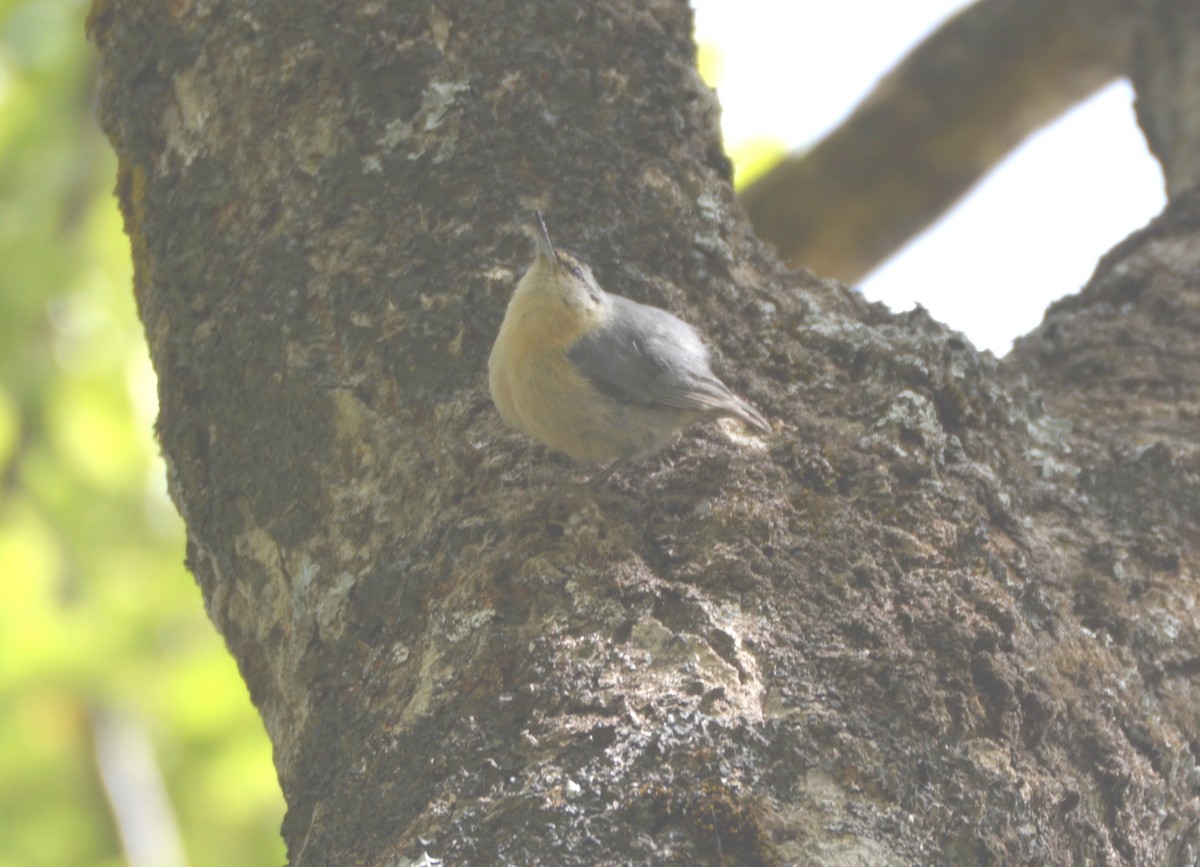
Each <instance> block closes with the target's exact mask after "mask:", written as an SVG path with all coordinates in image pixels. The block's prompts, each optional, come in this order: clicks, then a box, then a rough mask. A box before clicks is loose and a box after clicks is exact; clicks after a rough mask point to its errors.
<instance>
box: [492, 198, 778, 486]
mask: <svg viewBox="0 0 1200 867" xmlns="http://www.w3.org/2000/svg"><path fill="white" fill-rule="evenodd" d="M534 216H535V221H536V233H535V253H534V260H533V263H532V264H531V265H530V266H529V269H528V270H527V271H526V272H525V275H524V276H523V277H522V278H521V280H520V281H519V282H518V284H517V288H516V290H515V291H514V292H513V295H512V298H511V299H510V300H509V303H508V308H507V309H506V311H505V314H504V320H503V322H502V323H501V325H500V331H499V333H498V335H497V336H496V341H495V343H494V344H493V346H492V351H491V355H490V356H489V358H488V384H489V386H490V390H491V395H492V400H493V402H494V403H495V405H496V408H497V409H498V410H499V412H500V415H501V417H502V418H503V419H504V420H505V421H506V422H508V423H509V424H510V425H512V426H513V427H515V428H517V429H518V430H520V431H522V432H523V433H525V434H527V435H528V436H530V437H532V438H533V439H535V440H538V441H539V442H541V443H543V444H545V445H546V446H549V447H550V448H551V449H553V450H555V451H558V452H562V453H563V454H565V455H567V456H569V457H570V458H572V459H574V460H576V461H580V462H585V463H605V462H610V463H608V466H607V467H606V468H605V469H604V470H603V471H602V472H601V473H600V474H599V475H597V476H596V478H595V479H593V482H597V481H600V480H602V479H604V478H607V477H608V475H609V474H610V473H611V472H612V470H613V469H615V467H616V466H617V465H618V464H620V463H621V462H622V461H625V460H628V459H631V458H638V457H643V456H645V455H648V454H651V453H652V452H654V451H656V450H657V449H659V448H661V447H662V446H664V445H665V444H667V443H668V442H670V441H671V439H672V438H673V437H674V436H675V434H676V433H677V432H678V431H679V430H681V429H682V428H685V427H687V426H688V425H690V424H692V423H693V422H695V421H697V420H699V419H706V418H707V419H711V418H734V419H737V420H738V421H740V422H741V423H743V424H744V425H746V426H748V427H750V428H753V429H754V430H756V431H758V432H759V433H761V434H764V435H769V434H770V433H771V425H770V423H769V422H768V421H767V419H766V418H765V417H764V416H763V415H762V413H760V412H759V411H758V410H757V409H755V408H754V407H753V406H752V405H751V404H749V403H748V402H747V401H745V400H743V399H742V398H741V397H739V396H738V395H736V394H734V393H733V392H732V391H731V390H730V389H729V388H728V386H726V385H725V384H724V383H723V382H721V380H720V379H718V378H717V377H716V375H715V374H714V373H713V372H712V369H711V367H710V363H709V351H708V348H707V347H706V346H705V344H704V341H703V340H702V339H701V336H700V334H699V332H697V330H696V329H695V328H693V327H692V326H691V325H689V324H687V323H686V322H684V321H683V320H682V319H680V318H678V317H677V316H675V315H673V314H671V313H669V312H667V311H666V310H662V309H660V308H657V307H651V306H649V305H647V304H641V303H638V302H637V301H633V300H631V299H629V298H626V297H624V296H622V295H617V294H615V293H612V292H606V291H604V289H602V288H601V287H600V284H599V283H598V282H597V281H596V278H595V276H594V275H593V273H592V270H591V268H590V267H588V265H587V264H586V263H584V262H583V261H581V260H580V259H579V258H578V257H577V256H575V255H573V254H571V253H568V252H566V251H565V250H555V248H554V245H553V244H552V243H551V242H550V234H549V232H548V231H547V230H546V223H545V220H543V218H542V215H541V213H539V212H536V211H535V212H534Z"/></svg>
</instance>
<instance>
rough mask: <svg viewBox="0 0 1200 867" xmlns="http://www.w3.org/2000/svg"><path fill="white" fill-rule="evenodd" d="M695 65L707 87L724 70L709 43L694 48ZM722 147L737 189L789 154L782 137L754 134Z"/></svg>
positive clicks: (713, 84)
mask: <svg viewBox="0 0 1200 867" xmlns="http://www.w3.org/2000/svg"><path fill="white" fill-rule="evenodd" d="M696 67H697V68H698V69H699V71H700V77H701V78H703V79H704V83H705V84H707V85H708V86H709V87H719V86H720V83H721V74H722V73H723V72H724V70H725V63H724V58H723V57H722V56H721V49H720V47H719V46H717V45H715V44H713V43H712V42H702V43H700V45H699V46H698V48H697V51H696ZM725 150H726V152H727V154H728V155H729V159H730V161H731V162H732V163H733V185H734V186H735V187H736V188H737V189H739V190H740V189H741V188H742V187H744V186H746V185H747V184H749V183H750V182H751V181H752V180H754V179H755V178H757V177H758V176H759V175H762V174H765V173H766V172H768V171H769V170H771V169H773V168H774V167H775V165H776V164H777V163H779V162H780V161H781V160H783V158H784V157H786V156H787V155H788V147H787V144H786V143H785V142H784V141H783V139H781V138H776V137H773V136H756V137H753V138H748V139H745V140H744V141H740V142H729V141H726V142H725Z"/></svg>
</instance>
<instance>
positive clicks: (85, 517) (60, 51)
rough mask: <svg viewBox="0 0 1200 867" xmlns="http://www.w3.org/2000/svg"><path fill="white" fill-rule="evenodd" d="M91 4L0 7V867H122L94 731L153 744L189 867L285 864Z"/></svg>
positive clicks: (61, 0)
mask: <svg viewBox="0 0 1200 867" xmlns="http://www.w3.org/2000/svg"><path fill="white" fill-rule="evenodd" d="M85 10H86V3H84V2H83V0H0V286H3V287H5V291H3V292H0V576H3V580H0V707H3V708H4V709H5V712H4V713H0V828H2V829H3V832H2V833H0V867H4V865H7V864H13V865H21V867H43V865H45V867H51V865H53V867H58V865H65V864H70V865H88V867H99V865H120V864H123V863H124V858H123V856H122V853H121V849H120V840H119V837H118V834H117V832H116V829H115V828H114V826H113V820H112V814H111V812H110V810H109V806H108V803H107V801H106V799H105V793H104V790H103V787H102V785H101V783H100V778H99V773H98V771H97V766H96V756H95V747H94V737H93V732H92V731H91V727H92V725H93V722H94V721H95V720H96V719H98V718H100V715H103V714H108V713H110V712H114V711H115V712H117V713H119V714H123V715H125V716H127V717H129V718H131V719H133V720H134V721H135V722H137V723H138V724H139V725H140V726H141V727H143V728H144V729H145V730H146V731H147V732H149V733H150V734H151V737H152V740H153V752H154V754H155V756H156V761H157V762H158V764H159V766H160V770H161V772H162V773H163V775H164V778H165V782H166V785H167V789H168V791H169V792H170V793H171V795H172V799H173V809H174V810H175V811H176V813H177V820H178V823H179V826H180V831H181V834H182V837H183V844H184V847H185V849H186V851H187V854H188V858H189V862H190V864H191V865H192V867H216V865H228V864H271V863H281V862H282V861H283V860H284V857H285V856H284V850H283V845H282V842H281V841H280V839H279V823H280V821H281V819H282V815H283V804H282V799H281V798H280V795H279V787H278V783H277V781H276V778H275V772H274V768H273V767H272V764H271V755H270V744H269V743H268V742H267V739H266V736H265V734H264V732H263V727H262V723H261V721H260V720H259V718H258V715H257V713H256V712H255V711H254V708H253V707H252V706H251V704H250V701H249V698H248V696H247V694H246V688H245V685H244V684H243V683H242V681H241V679H240V677H239V676H238V673H237V668H236V666H235V665H234V663H233V660H232V659H230V658H229V656H228V654H227V653H226V651H225V649H224V646H223V645H222V643H221V640H220V638H219V636H217V634H216V632H215V630H214V629H213V627H212V624H211V623H209V622H208V620H207V618H206V617H205V614H204V607H203V605H202V603H201V599H200V593H199V590H198V589H197V587H196V585H195V582H194V581H193V580H192V579H191V577H190V576H189V575H187V574H186V572H185V571H184V569H183V566H182V560H183V547H184V539H183V530H182V523H181V521H180V520H179V517H178V515H176V514H175V512H174V508H173V507H172V506H171V505H170V503H169V501H168V500H167V498H166V494H165V489H166V486H165V482H164V472H165V471H164V468H163V465H162V461H161V459H159V457H158V449H157V446H156V444H155V443H154V441H153V438H152V423H153V418H154V415H155V413H156V411H157V409H156V407H157V400H156V390H155V389H156V386H155V382H154V376H153V371H152V370H151V368H150V365H149V361H148V358H147V354H146V346H145V342H144V337H143V336H142V331H141V327H140V325H139V323H138V320H137V316H136V313H135V310H134V304H133V297H132V290H131V284H132V267H131V264H130V256H129V243H128V240H127V239H126V238H125V236H124V234H123V231H122V226H121V218H120V215H119V213H118V211H117V207H116V203H115V201H114V200H113V198H112V195H111V190H112V187H113V179H114V176H115V160H114V159H113V156H112V154H111V151H110V150H109V148H108V145H107V142H105V141H104V139H103V137H102V136H101V134H100V132H99V130H98V129H97V128H96V126H95V123H94V121H93V119H92V118H91V116H90V113H91V107H92V105H93V104H94V94H93V89H94V75H95V73H94V70H93V68H92V54H91V49H90V48H89V47H88V46H87V44H86V43H85V42H84V39H83V16H84V13H85Z"/></svg>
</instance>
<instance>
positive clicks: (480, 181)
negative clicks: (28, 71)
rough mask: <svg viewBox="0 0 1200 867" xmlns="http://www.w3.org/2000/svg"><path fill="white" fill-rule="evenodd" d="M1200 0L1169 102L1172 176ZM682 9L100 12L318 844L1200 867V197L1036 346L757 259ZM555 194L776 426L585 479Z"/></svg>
mask: <svg viewBox="0 0 1200 867" xmlns="http://www.w3.org/2000/svg"><path fill="white" fill-rule="evenodd" d="M1193 2H1194V0H1174V2H1162V3H1156V4H1150V5H1153V6H1154V7H1155V8H1154V9H1152V10H1151V9H1147V10H1146V11H1145V13H1144V22H1143V23H1144V26H1145V27H1146V28H1147V30H1146V34H1145V35H1144V37H1143V39H1144V43H1143V46H1144V49H1145V50H1143V51H1142V52H1141V54H1139V55H1138V57H1139V58H1140V59H1139V60H1137V61H1136V62H1137V63H1138V64H1140V66H1139V68H1138V70H1136V72H1137V75H1136V76H1135V81H1145V82H1153V86H1149V85H1147V90H1146V92H1145V93H1143V95H1142V98H1143V99H1144V100H1152V99H1153V98H1154V96H1155V94H1162V95H1163V97H1162V98H1163V99H1166V100H1175V101H1176V102H1177V103H1179V104H1172V105H1171V106H1169V107H1168V106H1165V105H1163V106H1158V107H1157V109H1156V107H1155V106H1153V105H1143V106H1142V107H1141V111H1142V112H1143V117H1144V118H1148V120H1144V122H1146V123H1148V124H1149V125H1151V126H1152V128H1153V129H1155V131H1156V132H1155V136H1157V137H1158V140H1159V143H1158V144H1157V145H1156V147H1158V148H1159V153H1170V155H1171V161H1172V164H1173V165H1178V166H1182V167H1184V168H1182V169H1181V171H1183V172H1186V171H1187V170H1188V169H1187V166H1188V165H1189V160H1188V157H1189V153H1188V148H1189V147H1194V139H1192V140H1187V139H1183V140H1180V138H1179V136H1178V135H1177V131H1180V130H1182V131H1186V130H1188V129H1192V128H1194V126H1195V125H1196V124H1198V123H1200V120H1198V119H1197V118H1198V117H1200V110H1197V108H1196V104H1195V100H1194V96H1195V94H1196V93H1200V84H1198V83H1197V81H1196V78H1197V75H1196V72H1195V70H1196V69H1198V68H1200V64H1198V63H1197V61H1196V58H1197V54H1198V52H1200V35H1198V33H1197V28H1196V27H1195V15H1194V14H1192V12H1191V10H1190V8H1189V7H1190V5H1191V4H1192V3H1193ZM690 28H691V18H690V13H689V11H688V9H687V7H686V5H685V4H684V3H682V2H677V0H613V2H610V3H603V4H599V3H597V4H576V3H573V2H569V3H549V2H547V3H538V4H533V3H517V2H494V0H493V2H465V0H461V2H456V3H439V4H425V3H410V2H385V0H379V2H365V0H364V2H354V3H329V2H324V0H291V2H288V3H249V2H241V3H238V2H232V0H228V2H222V0H214V2H186V0H181V2H166V3H146V2H144V0H97V2H96V4H95V7H94V9H93V12H92V18H91V21H90V30H91V33H92V36H93V38H94V39H95V41H96V43H97V44H98V46H99V49H100V51H101V55H102V60H103V64H104V94H103V108H102V113H103V119H104V123H105V126H106V128H107V130H108V132H109V135H110V136H111V138H112V140H113V143H114V147H115V148H116V150H117V153H118V155H119V156H120V176H119V180H118V192H119V195H120V198H121V204H122V207H123V209H124V214H125V220H126V226H127V229H128V231H129V235H130V238H131V242H132V247H133V253H134V259H135V265H136V287H135V291H136V293H137V299H138V303H139V306H140V311H141V315H142V319H143V321H144V323H145V327H146V332H147V336H148V339H149V343H150V349H151V354H152V357H153V360H154V364H155V367H156V369H157V371H158V375H159V391H160V400H161V407H162V409H161V416H160V419H159V436H160V439H161V442H162V448H163V452H164V454H165V456H166V459H167V463H168V467H169V474H170V486H171V491H172V494H173V496H174V498H175V501H176V503H177V504H178V506H179V509H180V511H181V513H182V514H183V516H184V518H185V520H186V522H187V527H188V562H189V565H190V566H191V568H192V570H193V571H194V573H195V575H196V579H197V581H198V582H199V584H200V586H201V588H202V590H203V593H204V598H205V602H206V605H207V608H208V611H209V614H210V615H211V617H212V618H213V620H214V621H215V622H216V624H217V626H218V627H219V628H220V630H221V631H222V633H223V634H224V635H225V638H226V641H227V642H228V644H229V647H230V650H231V652H232V653H233V654H234V655H235V657H236V658H237V660H238V663H239V665H240V667H241V671H242V672H243V674H244V676H245V678H246V682H247V684H248V685H249V688H250V691H251V695H252V697H253V699H254V701H255V703H256V705H257V706H258V708H259V709H260V710H261V712H262V715H263V718H264V720H265V722H266V726H267V730H268V732H269V734H270V737H271V739H272V741H273V743H274V747H275V755H276V763H277V766H278V769H279V774H280V779H281V781H282V785H283V791H284V794H285V796H286V798H287V802H288V816H287V819H286V821H285V823H284V829H283V832H284V836H285V838H286V840H287V843H288V846H289V852H290V861H291V863H292V864H293V865H319V864H337V865H359V864H362V865H368V864H369V865H384V864H387V865H392V864H407V863H413V862H414V861H419V860H420V859H421V858H422V857H423V856H424V855H425V854H427V855H428V856H429V857H430V858H440V859H444V863H446V864H447V865H460V864H492V863H496V864H499V863H504V864H535V863H543V864H556V865H570V864H631V863H638V864H651V863H654V864H657V863H663V864H665V863H673V864H684V863H686V864H857V863H867V864H953V865H965V864H987V863H996V864H1001V863H1003V864H1021V863H1038V864H1178V865H1184V864H1191V863H1194V861H1195V859H1196V857H1197V853H1198V852H1200V770H1198V769H1197V765H1196V754H1197V750H1200V691H1198V684H1197V676H1198V674H1200V626H1198V624H1197V621H1196V611H1197V607H1198V604H1200V599H1198V591H1200V574H1198V571H1200V570H1198V563H1200V558H1198V556H1197V554H1198V551H1200V519H1198V516H1200V452H1198V449H1197V445H1198V442H1197V441H1198V439H1200V301H1198V300H1197V299H1198V297H1200V296H1198V294H1197V293H1198V291H1200V286H1198V283H1200V202H1198V197H1197V194H1196V190H1195V188H1194V187H1186V185H1184V184H1179V185H1176V186H1173V187H1172V190H1173V194H1174V198H1173V200H1172V204H1171V206H1170V207H1169V210H1168V212H1167V213H1166V214H1165V215H1164V217H1163V218H1162V219H1160V220H1159V221H1157V222H1156V223H1155V224H1154V225H1152V226H1151V227H1149V228H1148V229H1147V230H1145V231H1144V232H1142V233H1140V234H1139V235H1137V236H1135V237H1134V238H1132V239H1130V240H1129V241H1128V242H1126V243H1125V244H1123V245H1122V246H1121V247H1119V248H1118V249H1117V250H1115V251H1114V252H1113V253H1112V254H1111V255H1110V257H1109V258H1108V259H1107V260H1106V262H1105V263H1104V264H1103V265H1102V266H1101V268H1100V269H1099V270H1098V271H1097V275H1096V278H1095V279H1094V281H1093V282H1092V284H1091V285H1090V286H1089V287H1087V289H1086V290H1085V291H1084V292H1082V293H1081V294H1080V295H1078V296H1075V297H1073V298H1070V299H1067V300H1065V301H1063V302H1060V303H1059V304H1057V305H1056V306H1055V307H1054V308H1053V309H1052V310H1051V312H1050V313H1049V314H1048V316H1047V319H1046V322H1045V323H1044V324H1043V326H1042V327H1041V328H1040V329H1038V331H1037V332H1036V333H1034V334H1033V335H1031V336H1030V337H1028V338H1027V339H1026V340H1025V341H1024V342H1023V343H1021V344H1020V345H1019V346H1018V348H1017V350H1016V351H1015V352H1014V353H1013V355H1012V356H1011V357H1010V358H1009V359H1006V360H1005V361H1004V362H998V361H996V360H995V359H994V358H993V357H992V356H991V355H990V354H988V353H980V352H977V351H976V350H975V349H974V348H973V347H972V346H971V345H970V344H969V343H968V342H967V341H966V340H965V339H963V338H962V337H961V336H960V335H958V334H956V333H954V332H952V331H950V330H948V329H946V328H945V327H943V326H942V325H940V324H938V323H936V322H934V321H932V320H931V319H930V318H929V317H928V315H926V314H925V313H923V312H922V311H920V310H918V311H916V312H914V313H909V314H904V315H894V314H891V313H889V312H888V311H886V310H885V309H884V308H882V307H881V306H878V305H868V304H865V303H864V302H862V301H861V300H860V299H859V298H858V296H856V295H855V294H853V293H852V292H850V291H848V290H846V289H844V288H843V287H841V286H838V285H836V284H833V283H828V282H823V281H820V280H817V279H816V278H814V277H812V276H811V275H808V274H806V273H794V272H789V271H787V270H785V269H784V268H783V267H782V266H781V265H780V264H779V263H778V262H777V260H776V259H775V258H774V256H773V254H771V252H770V251H769V250H768V249H767V248H766V247H764V246H763V245H762V244H761V243H759V242H758V241H756V240H755V238H754V237H753V236H752V235H751V233H750V230H749V228H748V224H747V222H746V220H745V219H744V215H743V214H742V212H741V211H740V210H739V209H738V207H737V206H736V205H735V203H734V199H733V193H732V190H731V187H730V183H729V164H728V162H727V160H726V158H725V156H724V154H723V151H722V146H721V139H720V135H719V130H718V125H717V120H718V118H717V115H718V109H717V106H716V102H715V99H714V97H713V94H712V93H711V92H710V91H709V90H708V88H706V87H705V86H704V85H703V83H702V82H701V81H700V79H699V77H698V76H697V74H696V72H695V68H694V62H693V60H694V57H693V54H694V48H693V44H692V41H691V35H690V34H691V29H690ZM1153 28H1158V29H1153ZM1155 39H1162V40H1164V42H1163V43H1162V44H1163V45H1165V46H1167V47H1166V48H1163V49H1162V50H1161V51H1159V50H1158V49H1156V48H1154V45H1155V43H1154V42H1153V40H1155ZM1157 58H1161V59H1162V62H1161V63H1160V62H1159V60H1158V59H1157ZM1189 75H1190V76H1191V77H1190V78H1188V77H1187V76H1189ZM1172 94H1173V96H1172ZM1179 94H1190V95H1191V102H1188V101H1186V100H1182V101H1181V100H1180V97H1179ZM1189 111H1190V112H1191V113H1190V114H1189V113H1188V112H1189ZM1156 112H1157V113H1156ZM1181 118H1183V119H1186V121H1187V122H1186V123H1185V122H1183V120H1181ZM1153 138H1154V136H1152V139H1153ZM1197 153H1198V152H1197V151H1196V150H1192V151H1191V152H1190V159H1191V161H1192V162H1191V164H1194V161H1195V160H1196V159H1197ZM1175 176H1176V177H1179V176H1180V175H1175ZM535 207H536V208H540V209H541V210H543V211H545V212H546V214H547V220H548V222H549V225H550V230H551V232H552V234H553V236H554V239H555V242H556V243H561V244H562V245H564V246H566V247H568V248H571V249H574V250H577V251H579V252H581V253H583V254H584V255H586V256H587V257H589V258H590V259H591V261H592V262H593V264H594V266H595V271H596V273H597V276H598V277H599V279H600V282H601V284H602V285H603V286H605V288H607V289H609V290H612V291H616V292H620V293H622V294H625V295H629V296H631V297H634V298H636V299H638V300H640V301H645V302H649V303H652V304H655V305H657V306H660V307H665V308H668V309H670V310H672V311H673V312H675V313H677V314H680V315H682V316H684V318H686V319H689V320H690V321H692V322H694V323H696V324H697V325H700V326H702V328H703V330H705V331H706V333H707V334H708V335H709V337H710V338H711V340H712V342H713V344H714V346H715V347H716V349H717V354H718V356H719V359H720V361H719V362H718V365H717V369H718V372H719V374H720V375H721V377H722V378H723V379H724V380H725V381H726V382H728V383H729V384H730V386H731V387H733V388H734V389H735V390H736V391H738V392H739V393H741V394H743V395H744V396H746V397H747V398H748V399H750V400H751V401H752V402H754V403H755V404H756V405H758V406H759V407H760V408H761V409H762V410H763V411H764V413H765V414H766V415H768V416H769V417H770V418H771V419H772V420H773V422H774V427H775V433H774V436H772V437H771V438H769V440H768V441H767V442H766V444H765V446H755V445H754V444H746V443H744V442H741V441H740V440H737V439H734V438H731V437H729V436H727V435H726V434H725V433H724V432H723V431H722V429H721V428H720V427H718V426H716V425H700V426H697V427H695V428H692V429H690V430H688V431H687V432H686V433H685V434H684V435H683V436H682V437H681V438H680V439H679V440H678V441H677V442H676V443H675V444H674V445H673V446H672V447H670V448H669V449H667V450H665V451H664V452H663V453H661V454H660V455H659V456H657V457H655V458H652V459H649V460H646V461H643V462H641V463H638V464H634V465H632V466H630V467H628V468H626V469H624V470H623V471H622V472H620V473H619V474H618V476H617V477H616V478H615V479H614V480H613V481H611V482H609V483H608V484H607V485H606V486H603V487H601V488H599V489H597V490H581V489H579V488H578V487H577V486H576V485H575V481H576V480H577V479H579V478H580V477H581V475H582V474H581V472H580V470H579V469H577V468H575V467H573V466H571V465H569V464H568V463H567V462H565V461H564V460H563V459H560V458H558V457H556V456H554V455H552V454H550V453H548V452H546V451H545V450H544V449H542V448H541V447H540V446H537V445H534V444H532V443H530V442H529V441H527V440H525V439H524V438H522V437H521V436H520V435H518V434H516V433H514V432H512V431H509V430H506V429H504V428H503V426H502V424H501V422H500V420H499V418H498V416H497V414H496V412H495V410H494V409H493V408H492V406H491V402H490V400H489V397H488V392H487V386H486V376H485V370H486V360H487V354H488V351H489V348H490V345H491V341H492V339H493V338H494V336H495V333H496V330H497V328H498V326H499V323H500V319H501V317H502V315H503V311H504V306H505V304H506V302H507V299H508V297H509V295H510V293H511V291H512V288H513V286H514V284H515V281H516V279H517V277H518V276H519V274H520V272H521V270H522V268H523V267H524V266H525V265H526V264H527V262H528V261H529V259H530V257H531V254H532V243H531V240H530V237H531V235H530V228H531V227H530V211H531V209H533V208H535ZM1069 228H1070V227H1065V228H1064V231H1069Z"/></svg>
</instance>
